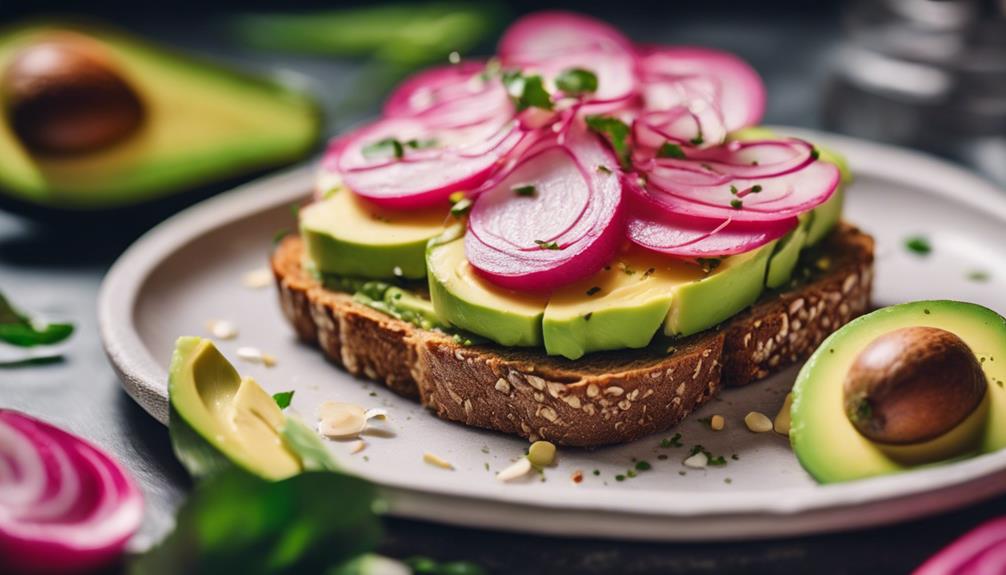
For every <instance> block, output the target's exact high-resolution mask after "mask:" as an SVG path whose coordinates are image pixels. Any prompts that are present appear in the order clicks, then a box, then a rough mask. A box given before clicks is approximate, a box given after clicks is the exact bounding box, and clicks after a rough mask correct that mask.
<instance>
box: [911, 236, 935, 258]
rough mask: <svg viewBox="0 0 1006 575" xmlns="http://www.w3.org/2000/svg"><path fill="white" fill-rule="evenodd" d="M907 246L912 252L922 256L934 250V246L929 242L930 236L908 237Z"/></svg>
mask: <svg viewBox="0 0 1006 575" xmlns="http://www.w3.org/2000/svg"><path fill="white" fill-rule="evenodd" d="M905 248H906V249H908V251H910V252H914V253H917V254H919V255H920V256H925V255H929V254H930V253H932V251H933V246H932V244H930V243H929V238H927V237H925V236H912V237H910V238H906V239H905Z"/></svg>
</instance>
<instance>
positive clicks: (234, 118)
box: [0, 24, 321, 214]
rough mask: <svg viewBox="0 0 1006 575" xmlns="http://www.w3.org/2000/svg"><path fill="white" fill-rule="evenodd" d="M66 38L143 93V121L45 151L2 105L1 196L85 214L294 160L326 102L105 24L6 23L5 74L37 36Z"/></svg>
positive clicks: (16, 204)
mask: <svg viewBox="0 0 1006 575" xmlns="http://www.w3.org/2000/svg"><path fill="white" fill-rule="evenodd" d="M66 38H77V39H82V40H83V41H85V42H87V43H88V44H89V45H93V46H95V47H96V48H97V49H98V50H99V51H100V52H101V53H102V54H103V56H107V59H108V60H109V62H110V65H111V66H113V67H114V69H115V70H116V71H117V72H118V73H119V74H120V75H121V76H122V78H123V79H124V80H125V81H126V83H128V85H129V86H131V87H132V89H133V90H134V91H135V92H136V94H137V96H138V97H139V100H140V102H142V106H143V111H144V112H143V120H142V123H141V124H140V126H139V128H137V129H136V130H135V131H134V132H132V133H130V134H129V135H128V136H127V137H124V138H122V139H120V140H118V141H116V142H114V143H112V144H111V145H108V146H103V147H100V148H99V149H94V150H86V151H84V152H80V153H73V154H45V153H38V152H37V151H34V152H33V151H31V150H30V147H29V146H27V145H25V143H24V142H23V140H22V138H19V137H18V135H17V133H16V132H15V130H14V126H13V125H12V121H11V118H10V114H9V113H8V114H2V115H0V201H2V202H3V204H4V205H5V206H7V207H9V208H13V209H20V211H24V212H27V213H29V214H40V213H44V212H46V211H47V210H49V211H52V212H54V213H59V212H70V213H76V214H82V213H87V212H98V211H106V210H112V209H116V208H123V207H128V206H136V205H138V204H143V203H147V202H150V201H152V200H157V199H163V198H165V197H166V196H170V195H173V194H177V193H180V192H183V191H191V190H199V189H203V188H205V187H206V186H209V185H212V184H215V183H222V182H232V181H234V180H235V179H236V178H238V177H241V176H246V175H249V174H252V173H258V172H261V171H263V170H265V169H268V168H273V167H277V166H280V165H285V164H289V163H291V162H293V161H295V160H298V159H300V158H302V157H304V156H305V155H306V154H307V153H309V152H310V151H311V150H312V149H313V148H314V147H315V145H316V143H317V141H318V136H319V132H320V127H321V112H320V108H319V107H318V105H317V104H316V103H315V101H314V100H313V99H312V98H311V97H310V96H309V95H307V94H306V93H304V92H301V91H299V90H295V89H293V88H291V87H289V86H286V85H284V84H281V83H278V82H275V81H273V80H269V79H265V78H260V77H256V76H252V75H247V74H244V73H239V72H236V71H234V70H231V69H227V68H223V67H221V66H218V65H215V64H211V63H209V62H204V61H201V60H197V59H194V58H191V57H188V56H183V55H180V54H176V53H173V52H171V51H169V50H166V49H164V48H161V47H158V46H155V45H153V44H150V43H147V42H144V41H141V40H139V39H136V38H133V37H130V36H128V35H126V34H123V33H120V32H117V31H113V30H110V29H107V28H104V27H97V26H93V25H80V24H35V25H23V26H18V27H14V28H7V29H4V30H3V31H0V75H2V74H3V73H4V71H6V70H8V69H9V68H10V67H11V66H12V63H13V62H15V61H16V59H17V58H18V56H19V54H23V53H24V51H25V50H27V49H29V48H30V47H31V46H36V45H38V44H39V43H45V42H51V41H53V40H54V39H66ZM6 99H8V100H11V99H12V97H11V96H10V94H8V95H7V96H6ZM8 103H9V102H8ZM0 104H4V102H3V97H0Z"/></svg>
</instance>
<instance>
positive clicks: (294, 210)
mask: <svg viewBox="0 0 1006 575" xmlns="http://www.w3.org/2000/svg"><path fill="white" fill-rule="evenodd" d="M290 213H291V214H293V217H295V218H297V217H300V204H299V203H297V202H294V203H292V204H290Z"/></svg>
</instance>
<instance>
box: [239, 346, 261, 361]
mask: <svg viewBox="0 0 1006 575" xmlns="http://www.w3.org/2000/svg"><path fill="white" fill-rule="evenodd" d="M236 353H237V356H238V359H240V360H242V361H247V362H248V363H262V352H261V351H260V350H259V349H258V348H257V347H239V348H238V350H237V352H236Z"/></svg>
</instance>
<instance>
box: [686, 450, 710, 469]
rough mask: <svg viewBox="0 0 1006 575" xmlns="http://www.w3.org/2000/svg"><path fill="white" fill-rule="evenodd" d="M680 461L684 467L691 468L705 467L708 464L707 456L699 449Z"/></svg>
mask: <svg viewBox="0 0 1006 575" xmlns="http://www.w3.org/2000/svg"><path fill="white" fill-rule="evenodd" d="M682 463H684V465H685V467H691V468H692V469H705V467H706V466H707V465H709V456H707V455H706V454H705V453H703V452H702V451H699V452H697V453H695V454H694V455H692V456H690V457H688V459H685V460H684V461H683V462H682Z"/></svg>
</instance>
